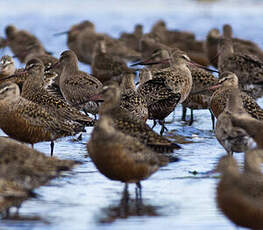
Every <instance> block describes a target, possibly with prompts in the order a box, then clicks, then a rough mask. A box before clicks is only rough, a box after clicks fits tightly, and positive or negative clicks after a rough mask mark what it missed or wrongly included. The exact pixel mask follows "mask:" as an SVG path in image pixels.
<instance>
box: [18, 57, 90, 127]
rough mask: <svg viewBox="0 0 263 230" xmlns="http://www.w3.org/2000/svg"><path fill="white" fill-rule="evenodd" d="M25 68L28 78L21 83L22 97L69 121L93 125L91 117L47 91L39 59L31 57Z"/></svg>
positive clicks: (42, 67)
mask: <svg viewBox="0 0 263 230" xmlns="http://www.w3.org/2000/svg"><path fill="white" fill-rule="evenodd" d="M26 70H27V72H28V78H27V79H26V81H25V82H24V84H23V88H22V93H21V96H22V97H24V98H26V99H27V100H29V101H32V102H34V103H37V104H39V105H40V106H43V107H45V109H47V110H48V111H50V113H51V114H56V115H57V116H60V117H63V118H64V119H67V120H69V121H75V122H79V123H80V124H82V125H83V126H93V125H94V120H93V119H91V118H90V117H88V116H87V115H84V114H82V113H81V112H79V110H77V109H75V108H74V107H72V106H70V105H69V104H68V103H67V102H65V101H64V100H61V99H60V98H59V97H56V96H55V95H53V94H52V93H49V91H48V89H47V87H46V84H45V81H44V65H43V63H42V62H41V61H40V60H39V59H32V60H30V61H29V62H27V64H26Z"/></svg>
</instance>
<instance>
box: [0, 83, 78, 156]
mask: <svg viewBox="0 0 263 230" xmlns="http://www.w3.org/2000/svg"><path fill="white" fill-rule="evenodd" d="M0 128H1V129H2V130H3V131H4V132H5V133H6V134H7V135H8V136H10V137H12V138H14V139H16V140H19V141H22V142H25V143H29V144H31V145H32V146H33V144H34V143H38V142H42V141H51V155H53V149H54V140H56V139H57V138H60V137H65V136H71V135H74V134H76V133H78V132H81V131H83V126H82V125H80V124H79V123H74V122H72V121H68V120H65V119H62V118H60V117H58V116H54V115H53V114H50V112H49V111H48V110H46V109H45V108H43V107H42V106H40V105H38V104H36V103H34V102H31V101H28V100H27V99H25V98H23V97H21V96H20V91H19V88H18V86H17V85H16V84H15V83H10V82H7V83H3V84H1V85H0Z"/></svg>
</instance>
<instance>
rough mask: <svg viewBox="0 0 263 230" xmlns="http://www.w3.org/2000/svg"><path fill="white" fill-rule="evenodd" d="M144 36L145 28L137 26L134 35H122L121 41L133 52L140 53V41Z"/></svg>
mask: <svg viewBox="0 0 263 230" xmlns="http://www.w3.org/2000/svg"><path fill="white" fill-rule="evenodd" d="M142 36H143V26H142V25H141V24H137V25H135V27H134V31H133V33H122V34H121V35H120V39H119V40H120V41H122V42H124V43H125V45H126V46H127V47H129V48H131V49H133V50H136V51H138V52H140V39H141V38H142Z"/></svg>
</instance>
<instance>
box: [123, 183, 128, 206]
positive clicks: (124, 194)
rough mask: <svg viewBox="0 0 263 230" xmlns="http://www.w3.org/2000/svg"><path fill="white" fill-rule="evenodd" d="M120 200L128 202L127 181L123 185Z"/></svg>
mask: <svg viewBox="0 0 263 230" xmlns="http://www.w3.org/2000/svg"><path fill="white" fill-rule="evenodd" d="M122 201H123V202H125V203H128V201H129V191H128V183H125V185H124V190H123V195H122Z"/></svg>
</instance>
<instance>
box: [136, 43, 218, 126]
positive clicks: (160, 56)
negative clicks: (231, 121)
mask: <svg viewBox="0 0 263 230" xmlns="http://www.w3.org/2000/svg"><path fill="white" fill-rule="evenodd" d="M175 53H177V54H178V55H180V53H181V57H182V58H183V62H184V64H186V68H188V69H189V70H190V71H191V75H192V88H190V92H188V91H186V92H187V93H188V94H191V91H192V90H193V89H196V88H202V87H204V86H208V85H213V84H215V83H216V81H217V80H216V78H215V77H214V76H213V75H212V74H211V73H210V72H208V71H206V70H204V69H207V68H206V67H203V66H201V65H199V64H196V63H193V62H192V61H191V60H190V59H189V58H188V56H187V55H185V54H184V53H183V52H182V51H180V50H179V49H169V48H159V49H156V50H155V51H154V52H153V54H152V56H151V57H150V58H148V59H145V60H144V61H141V62H137V63H135V64H144V65H152V64H156V65H157V64H158V65H157V66H158V69H157V68H156V69H157V70H156V69H152V70H151V71H150V72H151V75H152V78H155V77H159V76H160V74H159V72H160V68H162V69H165V68H168V67H170V66H172V65H173V63H174V62H173V61H171V60H172V59H173V55H174V54H175ZM175 63H176V61H175ZM179 63H180V61H179ZM179 65H180V64H179ZM200 66H201V67H202V69H201V68H199V67H200ZM176 68H177V69H178V67H175V69H176ZM179 69H180V68H179ZM209 70H210V69H209ZM173 71H174V70H173ZM183 72H184V71H182V70H181V73H183ZM155 73H156V74H155ZM177 75H179V76H180V70H179V74H178V73H177ZM177 79H180V77H177ZM200 84H201V86H200ZM176 87H178V86H176ZM186 88H187V87H186ZM188 90H189V88H188ZM187 93H186V94H185V98H184V99H183V101H185V102H183V108H184V110H183V118H184V119H185V114H186V107H189V108H190V109H191V120H190V122H189V124H190V125H191V124H192V123H193V112H192V111H193V109H200V108H201V109H208V103H207V102H208V101H209V98H208V96H205V95H204V96H203V95H202V96H200V95H198V96H194V97H193V96H191V98H190V97H187V96H188V95H187ZM189 96H190V95H189ZM186 98H187V100H185V99H186ZM181 102H182V101H181ZM213 123H214V122H213Z"/></svg>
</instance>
